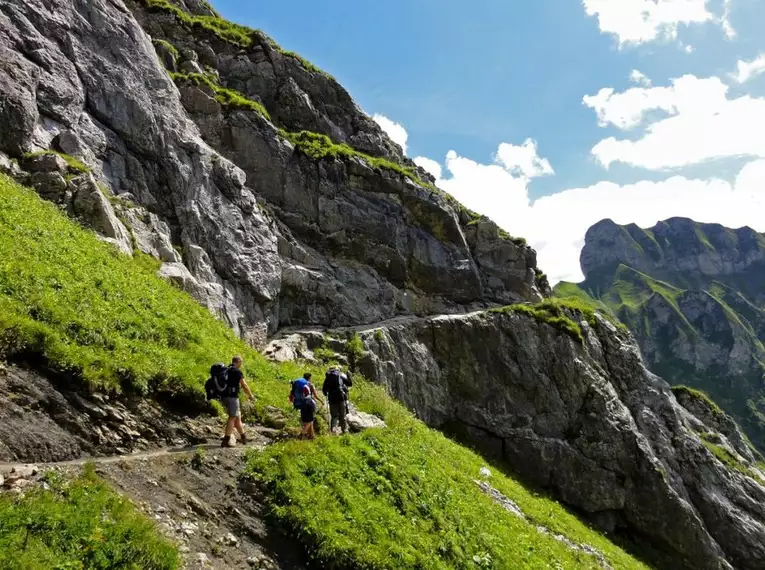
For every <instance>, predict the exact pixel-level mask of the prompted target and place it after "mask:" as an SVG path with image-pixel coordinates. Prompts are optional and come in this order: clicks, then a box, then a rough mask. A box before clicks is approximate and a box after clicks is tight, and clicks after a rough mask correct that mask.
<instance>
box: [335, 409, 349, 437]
mask: <svg viewBox="0 0 765 570" xmlns="http://www.w3.org/2000/svg"><path fill="white" fill-rule="evenodd" d="M337 412H338V414H337V417H338V419H339V420H340V429H341V430H342V432H343V433H347V432H348V422H347V421H346V420H345V402H343V403H342V404H340V407H339V408H338V410H337Z"/></svg>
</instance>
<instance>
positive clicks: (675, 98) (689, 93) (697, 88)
mask: <svg viewBox="0 0 765 570" xmlns="http://www.w3.org/2000/svg"><path fill="white" fill-rule="evenodd" d="M727 92H728V87H727V86H726V85H725V84H724V83H723V82H722V81H720V79H718V78H717V77H710V78H708V79H699V78H697V77H695V76H693V75H684V76H683V77H680V78H678V79H673V80H672V85H671V86H670V87H631V88H630V89H627V90H626V91H623V92H621V93H617V92H616V91H615V90H614V89H613V88H612V87H607V88H604V89H601V90H600V91H599V92H598V94H597V95H585V97H584V98H583V99H582V102H583V103H584V104H585V105H586V106H587V107H590V108H591V109H593V110H594V111H595V113H596V114H597V116H598V123H599V124H600V126H602V127H606V126H608V125H614V126H615V127H618V128H620V129H625V130H626V129H632V128H635V127H637V126H639V125H640V124H641V123H642V122H643V119H644V118H645V116H646V114H647V113H648V112H649V111H663V112H665V113H667V114H670V115H678V114H681V113H682V114H687V115H694V116H699V115H705V114H707V113H714V112H716V111H717V110H718V109H720V108H721V107H722V106H724V105H725V102H726V93H727Z"/></svg>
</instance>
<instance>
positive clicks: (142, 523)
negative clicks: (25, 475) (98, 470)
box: [0, 469, 179, 570]
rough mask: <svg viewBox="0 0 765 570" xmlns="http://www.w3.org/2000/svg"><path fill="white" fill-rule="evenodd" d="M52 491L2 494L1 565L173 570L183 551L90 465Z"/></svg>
mask: <svg viewBox="0 0 765 570" xmlns="http://www.w3.org/2000/svg"><path fill="white" fill-rule="evenodd" d="M46 480H47V482H48V485H49V489H48V490H43V489H42V488H37V489H35V490H32V491H30V492H27V493H26V494H24V495H23V496H20V497H18V496H11V495H8V494H0V568H2V569H8V570H16V569H21V568H23V569H25V570H51V569H60V570H64V569H67V570H68V569H71V570H75V569H80V568H88V569H93V570H97V569H102V570H114V569H120V568H124V569H126V570H127V569H139V568H140V569H141V570H173V569H175V568H178V565H179V556H178V551H177V549H176V548H175V546H174V545H173V544H172V543H170V542H169V541H168V540H166V539H164V538H163V537H161V535H160V534H159V533H158V532H157V530H156V529H155V527H154V524H153V523H152V522H151V521H150V520H149V519H147V518H146V517H144V516H143V515H142V514H140V513H139V512H138V511H137V510H136V509H135V508H134V507H133V505H132V504H130V503H129V502H128V501H127V500H126V499H123V498H121V497H120V496H119V495H117V494H116V493H115V492H113V491H111V490H110V489H109V488H108V486H107V485H106V484H105V483H103V482H102V481H101V480H99V479H98V478H97V477H96V476H95V475H94V474H93V472H92V470H90V469H86V470H85V473H84V474H83V475H82V476H80V477H79V478H77V479H75V480H73V481H70V482H65V481H64V480H63V478H62V477H56V476H49V477H46Z"/></svg>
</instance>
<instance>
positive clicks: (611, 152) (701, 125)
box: [585, 75, 765, 170]
mask: <svg viewBox="0 0 765 570" xmlns="http://www.w3.org/2000/svg"><path fill="white" fill-rule="evenodd" d="M585 104H586V105H588V106H591V107H592V108H593V109H595V111H596V113H597V115H598V119H599V121H600V122H601V124H614V125H616V126H618V127H621V128H633V127H635V126H637V125H638V124H640V123H641V122H642V121H643V120H644V119H645V116H646V113H647V112H648V111H650V110H657V109H658V110H661V111H664V112H665V113H667V114H669V115H671V116H670V117H664V118H660V119H658V120H656V121H654V122H653V123H651V124H650V125H648V127H647V128H646V129H645V133H644V134H643V136H642V137H641V138H638V139H637V140H628V139H617V138H615V137H609V138H607V139H605V140H602V141H600V142H599V143H598V144H597V145H595V147H594V148H593V149H592V154H593V155H594V156H595V158H596V159H597V160H598V161H599V162H600V163H601V164H603V166H605V167H606V168H608V167H609V166H610V165H611V164H613V163H614V162H622V163H625V164H629V165H632V166H637V167H642V168H648V169H651V170H661V169H666V168H679V167H685V166H690V165H694V164H699V163H702V162H705V161H708V160H713V159H719V158H729V157H741V156H743V157H757V158H760V157H765V99H762V98H755V97H751V96H749V95H745V96H742V97H738V98H736V99H729V98H728V87H727V86H726V85H725V84H724V83H723V82H722V81H721V80H720V79H719V78H717V77H710V78H707V79H699V78H697V77H695V76H693V75H686V76H684V77H681V78H679V79H675V80H673V82H672V86H671V87H652V88H650V89H644V88H632V89H628V90H627V91H625V92H624V93H614V92H613V90H608V89H607V90H601V92H600V93H599V94H598V95H595V96H594V97H590V98H586V99H585Z"/></svg>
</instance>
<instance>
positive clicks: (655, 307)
mask: <svg viewBox="0 0 765 570" xmlns="http://www.w3.org/2000/svg"><path fill="white" fill-rule="evenodd" d="M581 262H582V269H583V271H584V274H585V276H586V280H585V281H584V282H583V283H581V284H579V285H578V286H577V287H575V286H573V285H570V284H562V285H558V287H557V291H558V292H559V294H561V295H565V294H570V293H571V292H572V291H574V290H575V289H577V290H578V291H579V293H580V294H581V292H584V294H587V295H590V296H592V297H594V298H595V299H597V300H599V301H602V302H604V303H605V304H606V305H607V306H608V307H609V308H610V309H611V310H612V311H613V312H614V313H615V314H616V315H617V316H618V317H619V318H620V319H621V320H622V322H624V323H625V324H627V325H628V326H629V328H630V330H632V332H633V333H634V334H635V337H636V338H637V340H638V343H639V344H640V348H641V350H642V352H643V355H644V357H645V359H646V362H647V363H648V366H649V368H651V370H653V371H654V372H656V373H657V374H660V375H661V376H662V377H663V378H665V379H666V380H667V381H669V382H670V383H672V384H687V385H689V386H692V387H694V388H698V389H701V390H703V391H705V392H707V393H708V394H709V395H710V396H711V397H712V398H713V399H714V400H715V401H716V402H717V403H718V404H719V405H720V406H722V407H723V409H724V410H725V411H726V412H728V413H730V414H731V415H732V416H733V417H734V419H735V420H736V421H737V422H738V423H739V424H740V425H741V426H742V428H743V429H744V431H745V432H746V433H747V435H748V436H749V437H750V439H751V440H752V442H753V443H754V444H755V445H756V446H757V447H758V448H759V449H760V450H761V451H762V450H765V385H763V382H762V378H763V374H764V373H765V368H764V367H763V362H765V349H764V348H763V344H762V342H763V341H765V312H764V311H763V309H765V286H763V284H762V276H763V275H765V236H763V235H761V234H758V233H756V232H755V231H753V230H751V229H750V228H740V229H737V230H733V229H728V228H724V227H722V226H720V225H716V224H699V223H696V222H693V221H691V220H687V219H682V218H673V219H670V220H667V221H665V222H660V223H659V224H657V225H656V226H655V227H654V228H652V229H649V230H643V229H640V228H638V227H637V226H635V225H629V226H618V225H616V224H614V223H613V222H611V221H610V220H605V221H603V222H600V223H598V224H596V225H595V226H593V227H592V228H590V230H589V231H588V232H587V236H586V242H585V247H584V249H583V250H582V256H581Z"/></svg>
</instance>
